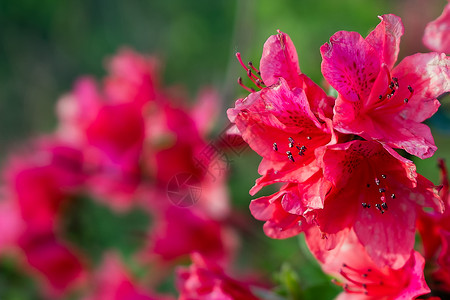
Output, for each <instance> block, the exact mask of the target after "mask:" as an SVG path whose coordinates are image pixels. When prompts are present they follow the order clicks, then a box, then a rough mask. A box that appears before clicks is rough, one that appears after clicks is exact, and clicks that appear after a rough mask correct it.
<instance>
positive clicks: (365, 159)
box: [316, 140, 443, 269]
mask: <svg viewBox="0 0 450 300" xmlns="http://www.w3.org/2000/svg"><path fill="white" fill-rule="evenodd" d="M321 164H322V165H321V167H322V168H323V172H324V177H325V178H326V179H327V180H329V181H330V182H331V183H332V185H333V187H332V189H331V190H330V192H329V193H328V194H327V195H326V198H325V202H324V204H323V209H321V210H317V211H316V213H317V219H316V221H317V224H318V226H319V228H320V230H321V231H322V233H323V234H325V235H326V236H328V235H330V236H333V235H336V234H339V233H340V232H342V230H345V229H346V228H353V229H354V231H355V234H356V236H357V237H358V239H359V241H360V242H361V243H362V244H363V245H364V247H365V248H366V251H367V253H368V255H369V256H370V257H371V259H372V260H373V261H374V262H375V263H376V264H377V265H379V266H380V267H383V266H385V265H387V266H389V267H391V268H394V269H398V268H400V267H402V266H403V265H404V264H405V263H406V261H407V260H408V259H409V256H410V253H411V250H412V248H413V246H414V234H415V224H416V218H417V210H418V209H422V208H423V207H430V208H433V209H434V210H435V211H437V212H439V213H441V212H442V211H443V205H442V201H441V199H440V198H439V195H438V194H437V190H436V189H435V186H434V185H433V184H432V183H431V182H430V181H429V180H427V179H426V178H424V177H423V176H421V175H419V174H417V173H416V167H415V165H414V164H413V163H412V162H411V161H409V160H407V159H405V158H403V157H401V156H400V155H398V154H397V153H396V152H395V151H393V150H392V149H390V148H384V147H383V146H382V145H381V144H380V143H378V142H374V141H359V140H356V141H351V142H348V143H344V144H336V145H330V146H327V147H326V148H325V150H324V154H323V156H322V160H321Z"/></svg>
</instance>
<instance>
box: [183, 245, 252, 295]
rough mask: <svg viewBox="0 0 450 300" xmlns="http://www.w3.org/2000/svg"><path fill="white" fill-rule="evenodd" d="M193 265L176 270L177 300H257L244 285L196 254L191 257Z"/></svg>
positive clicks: (247, 286) (248, 287) (246, 285)
mask: <svg viewBox="0 0 450 300" xmlns="http://www.w3.org/2000/svg"><path fill="white" fill-rule="evenodd" d="M191 258H192V262H193V264H192V265H191V266H189V267H188V268H181V267H180V268H178V270H177V288H178V291H179V292H180V297H179V298H178V299H179V300H206V299H208V300H209V299H210V300H240V299H248V300H257V299H259V298H258V297H256V296H255V295H254V294H253V292H252V291H251V289H250V286H249V285H248V284H246V283H243V282H240V281H237V280H235V279H232V278H231V277H229V276H228V275H226V274H225V272H224V271H223V269H222V268H221V267H219V266H218V265H216V264H215V263H213V262H212V261H209V260H207V259H205V258H204V257H202V256H201V255H200V254H198V253H194V254H192V255H191Z"/></svg>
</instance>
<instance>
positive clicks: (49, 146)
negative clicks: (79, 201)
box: [4, 140, 86, 296]
mask: <svg viewBox="0 0 450 300" xmlns="http://www.w3.org/2000/svg"><path fill="white" fill-rule="evenodd" d="M32 151H33V152H31V153H25V154H22V155H17V154H16V155H14V156H13V157H12V159H11V161H10V162H9V165H8V166H7V168H6V169H5V177H6V182H7V186H6V188H5V190H6V192H5V194H6V196H7V197H8V199H7V201H8V202H7V203H11V205H13V206H12V207H14V208H16V209H17V212H14V211H13V212H11V213H12V214H11V215H9V216H8V219H6V220H4V222H5V221H9V222H12V223H13V224H14V223H15V224H16V226H18V227H17V228H16V231H14V232H13V235H12V236H10V238H11V239H10V240H9V241H8V243H9V244H7V246H9V247H12V246H15V247H17V248H19V253H20V254H22V255H23V257H24V264H25V266H27V268H26V269H27V270H29V271H30V272H31V273H32V274H36V275H38V277H40V278H41V279H42V280H43V282H44V286H45V287H46V289H47V292H48V293H49V294H51V295H54V296H60V295H62V294H64V293H65V292H67V291H68V290H69V289H71V288H73V287H74V286H75V285H77V284H80V283H81V282H82V281H83V279H84V277H85V275H86V274H85V264H84V261H83V258H82V256H81V255H80V254H79V253H77V252H76V251H75V250H74V248H73V247H71V246H70V245H69V244H68V243H66V242H64V241H62V240H60V237H59V236H57V234H56V232H57V230H58V229H59V225H60V221H61V217H62V213H63V208H64V206H66V205H67V204H68V203H69V202H70V201H71V200H72V196H73V195H74V194H75V193H76V192H77V191H79V190H80V188H81V186H82V184H83V183H84V179H85V174H84V173H83V167H82V166H83V162H84V160H83V155H82V153H81V152H80V151H79V150H78V149H74V148H72V147H69V146H67V145H64V144H61V143H59V142H57V141H55V140H50V141H47V140H43V141H39V142H36V144H35V145H33V147H32ZM12 207H10V209H11V208H12ZM10 231H11V229H7V228H5V235H6V236H5V238H7V237H8V234H10ZM13 244H14V245H13Z"/></svg>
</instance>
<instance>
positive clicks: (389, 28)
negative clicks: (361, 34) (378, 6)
mask: <svg viewBox="0 0 450 300" xmlns="http://www.w3.org/2000/svg"><path fill="white" fill-rule="evenodd" d="M378 18H379V19H380V20H381V22H380V24H378V26H377V27H376V28H375V29H374V30H373V31H372V32H370V33H369V35H368V36H367V37H366V41H367V42H368V43H369V44H370V45H372V47H373V48H374V49H375V51H377V52H378V53H380V58H381V61H382V62H384V63H385V64H386V65H387V66H388V67H389V69H392V67H393V66H394V64H395V62H396V61H397V56H398V52H399V50H400V37H401V36H402V35H403V33H404V31H405V30H404V27H403V23H402V20H401V19H400V17H397V16H396V15H392V14H389V15H382V16H379V17H378Z"/></svg>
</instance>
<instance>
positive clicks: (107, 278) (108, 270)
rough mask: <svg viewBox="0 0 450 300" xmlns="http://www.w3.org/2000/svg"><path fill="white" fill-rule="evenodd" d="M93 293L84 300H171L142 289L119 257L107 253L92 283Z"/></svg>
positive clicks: (168, 297)
mask: <svg viewBox="0 0 450 300" xmlns="http://www.w3.org/2000/svg"><path fill="white" fill-rule="evenodd" d="M92 287H93V291H92V292H91V293H90V294H89V295H88V296H87V297H85V298H83V299H84V300H124V299H126V300H170V299H173V297H170V296H163V295H152V294H151V293H150V292H148V291H145V290H144V289H143V288H140V287H139V286H138V285H137V284H136V282H135V280H133V279H132V278H131V276H130V275H129V274H128V272H127V270H126V269H125V267H124V266H123V265H122V263H121V261H120V258H119V257H118V255H116V254H114V253H107V254H106V255H105V258H104V260H103V263H102V265H101V267H100V269H99V270H98V271H97V273H96V274H95V276H94V278H93V282H92Z"/></svg>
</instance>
